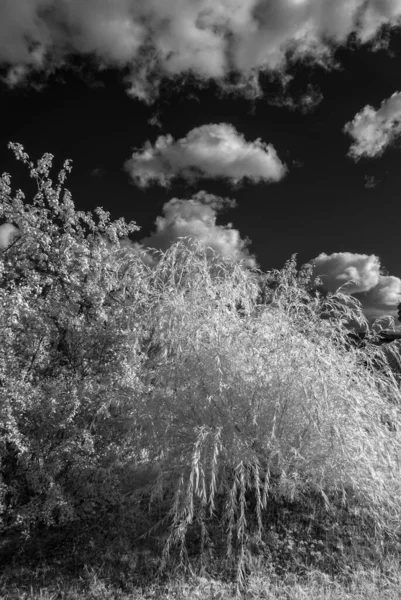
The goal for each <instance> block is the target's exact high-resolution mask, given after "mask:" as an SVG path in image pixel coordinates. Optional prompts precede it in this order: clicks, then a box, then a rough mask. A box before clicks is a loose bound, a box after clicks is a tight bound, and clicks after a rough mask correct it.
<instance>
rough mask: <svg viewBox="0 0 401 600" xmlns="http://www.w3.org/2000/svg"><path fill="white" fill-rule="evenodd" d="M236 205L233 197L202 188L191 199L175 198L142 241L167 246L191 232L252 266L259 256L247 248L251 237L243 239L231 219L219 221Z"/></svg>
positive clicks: (154, 245)
mask: <svg viewBox="0 0 401 600" xmlns="http://www.w3.org/2000/svg"><path fill="white" fill-rule="evenodd" d="M234 205H235V203H234V201H233V200H230V199H228V198H220V197H219V196H214V195H213V194H208V193H206V192H203V191H201V192H198V193H197V194H195V195H194V196H192V198H190V199H189V200H182V199H179V198H173V199H172V200H169V202H167V203H166V204H165V205H164V206H163V216H159V217H157V219H156V223H155V225H156V230H155V231H154V233H152V234H151V235H150V236H149V237H148V238H145V239H143V240H141V244H142V245H143V246H151V247H152V248H158V249H161V250H167V248H169V247H170V246H171V244H172V243H174V242H175V241H176V240H177V239H178V238H179V237H187V236H192V237H195V238H197V239H198V240H200V241H201V242H202V243H203V244H205V246H210V247H211V248H213V249H214V250H215V251H217V252H218V253H220V254H221V255H222V256H224V257H225V258H230V259H232V260H235V261H241V260H242V261H244V262H243V264H244V266H246V267H249V268H253V267H255V266H256V260H255V258H254V257H253V256H252V255H251V254H250V253H249V251H248V249H247V246H248V244H249V241H248V240H243V239H242V238H241V236H240V233H239V231H238V230H237V229H233V227H232V224H231V223H228V224H227V225H217V224H216V219H217V215H218V213H219V212H221V211H222V210H224V209H226V208H231V207H233V206H234Z"/></svg>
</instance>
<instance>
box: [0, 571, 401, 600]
mask: <svg viewBox="0 0 401 600" xmlns="http://www.w3.org/2000/svg"><path fill="white" fill-rule="evenodd" d="M46 578H47V579H49V573H48V574H47V576H46V574H44V573H40V572H37V573H36V574H35V573H32V572H31V571H30V572H24V571H23V570H22V571H21V572H19V573H15V574H14V578H10V577H4V576H3V577H2V578H1V579H0V594H1V596H0V597H1V598H2V600H59V599H63V600H150V599H154V600H157V599H160V600H162V599H163V600H225V599H227V600H228V599H229V598H233V597H234V596H236V595H237V589H236V587H235V585H234V584H232V583H227V582H223V581H221V580H216V579H213V578H210V577H195V576H193V577H187V578H182V577H181V578H178V579H177V578H176V579H165V580H164V581H163V582H154V583H151V582H149V583H148V585H146V586H131V587H130V589H127V588H126V589H125V590H122V589H121V588H120V587H117V586H115V585H112V584H110V582H109V581H108V579H107V577H102V575H101V574H100V573H99V572H98V571H96V570H95V569H86V570H85V571H84V572H83V574H82V576H81V577H80V578H79V579H76V580H74V579H63V578H61V577H60V576H57V575H56V574H53V580H52V581H47V582H45V583H42V584H41V583H39V582H40V580H41V579H42V580H46ZM12 579H14V580H17V581H18V583H16V582H15V581H13V580H12ZM240 595H241V597H242V598H243V599H244V600H245V599H249V600H251V599H254V600H306V599H307V600H398V599H399V598H400V595H401V576H400V574H399V571H398V569H396V568H395V567H393V568H392V569H391V568H389V570H388V573H387V575H383V574H382V573H380V572H379V571H378V570H375V569H372V570H369V571H365V570H363V569H359V570H358V571H356V572H354V573H353V575H352V577H348V580H347V582H344V581H342V582H341V581H339V580H336V579H333V578H331V577H330V576H328V575H325V574H323V573H320V572H318V571H313V570H311V571H310V572H309V573H308V574H306V575H305V577H303V578H297V577H294V576H293V575H287V576H283V577H280V578H278V577H277V576H275V575H274V573H271V572H270V573H268V572H264V573H255V574H253V575H252V576H250V577H249V580H248V582H247V585H246V587H245V588H244V589H243V590H242V591H241V594H240Z"/></svg>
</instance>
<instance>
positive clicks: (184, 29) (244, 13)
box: [0, 0, 401, 100]
mask: <svg viewBox="0 0 401 600" xmlns="http://www.w3.org/2000/svg"><path fill="white" fill-rule="evenodd" d="M400 18H401V1H400V0H335V1H333V0H196V1H193V0H163V1H161V0H113V1H111V0H85V1H82V0H3V1H2V2H1V3H0V63H2V64H5V65H8V66H9V67H10V71H9V76H8V80H9V83H10V84H14V85H15V84H16V83H18V82H19V81H21V80H23V79H24V78H26V77H27V76H28V75H29V73H30V72H31V71H32V70H35V69H38V70H41V71H43V70H51V69H53V68H56V67H58V66H60V65H63V64H65V62H67V61H68V59H69V57H70V56H72V55H81V56H84V55H90V56H91V57H94V58H95V59H97V61H98V64H99V66H113V67H118V68H120V67H124V68H125V69H126V70H127V71H128V72H129V75H128V77H127V82H128V84H129V86H130V91H131V93H132V94H133V95H135V96H138V97H140V98H143V99H144V100H148V99H149V98H150V97H151V96H152V92H154V88H155V86H156V87H157V83H158V81H159V80H160V78H162V77H164V76H167V77H169V76H175V75H180V74H185V73H191V74H193V75H195V76H197V77H199V78H213V79H216V80H218V81H222V80H223V79H224V77H225V76H226V75H227V74H228V73H229V72H233V71H234V72H236V73H237V74H238V76H239V79H238V81H239V83H240V84H241V85H243V83H244V81H250V80H252V78H253V77H254V75H255V72H258V71H260V70H270V71H275V72H277V71H283V70H284V69H285V67H286V62H287V60H288V56H289V55H291V56H292V57H293V58H296V59H303V58H305V57H307V58H308V59H312V60H313V61H316V62H321V63H325V64H327V63H330V61H331V59H332V49H333V46H335V45H339V44H344V43H345V42H346V41H347V40H348V38H349V36H350V35H351V34H354V37H355V40H357V41H359V42H361V43H365V42H370V41H374V40H375V39H376V38H377V36H378V34H379V33H380V31H381V28H382V26H384V25H387V26H396V25H398V24H399V22H400ZM244 89H245V88H244Z"/></svg>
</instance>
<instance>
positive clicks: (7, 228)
mask: <svg viewBox="0 0 401 600" xmlns="http://www.w3.org/2000/svg"><path fill="white" fill-rule="evenodd" d="M17 231H18V229H17V228H16V227H14V225H11V224H10V223H4V225H0V250H2V249H4V248H7V246H8V245H9V244H10V243H11V241H12V237H13V235H14V233H17Z"/></svg>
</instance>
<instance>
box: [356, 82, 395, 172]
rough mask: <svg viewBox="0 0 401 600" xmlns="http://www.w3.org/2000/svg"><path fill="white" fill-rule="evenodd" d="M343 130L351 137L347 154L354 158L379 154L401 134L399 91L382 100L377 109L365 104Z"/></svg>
mask: <svg viewBox="0 0 401 600" xmlns="http://www.w3.org/2000/svg"><path fill="white" fill-rule="evenodd" d="M344 132H345V133H348V134H349V135H350V136H351V137H352V138H353V140H354V141H353V143H352V145H351V147H350V149H349V152H348V155H349V156H351V157H352V158H353V159H354V160H358V159H359V158H361V157H362V156H369V157H374V156H380V154H382V153H383V152H384V150H385V149H386V148H387V147H388V146H389V145H390V144H392V143H393V142H394V141H395V140H396V139H397V137H399V136H400V135H401V92H397V93H395V94H393V95H392V96H390V98H387V100H383V102H382V103H381V106H380V108H379V109H378V110H375V109H374V108H373V106H369V105H367V106H365V107H364V108H363V109H362V110H361V111H360V112H359V113H357V114H356V115H355V117H354V119H353V120H352V121H350V122H349V123H347V124H346V125H345V127H344Z"/></svg>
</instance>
